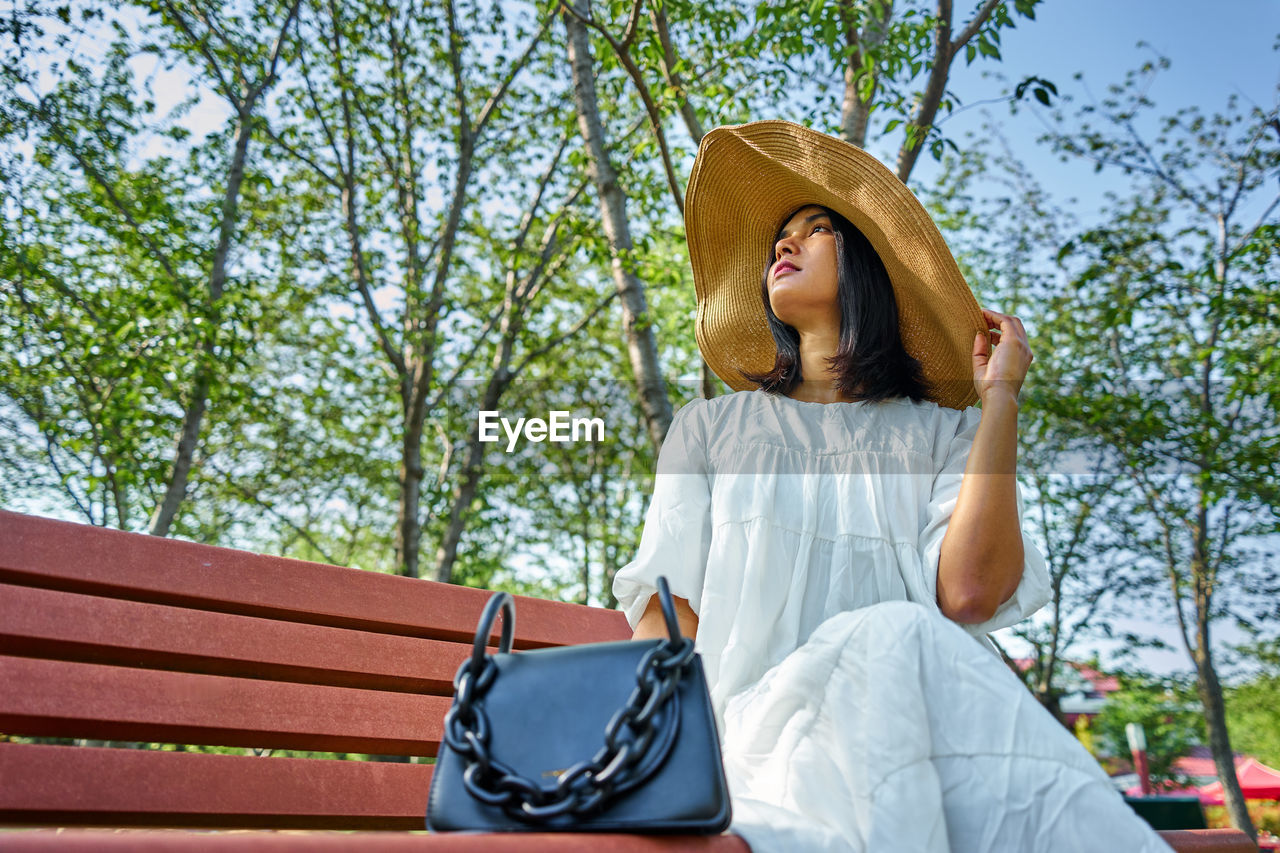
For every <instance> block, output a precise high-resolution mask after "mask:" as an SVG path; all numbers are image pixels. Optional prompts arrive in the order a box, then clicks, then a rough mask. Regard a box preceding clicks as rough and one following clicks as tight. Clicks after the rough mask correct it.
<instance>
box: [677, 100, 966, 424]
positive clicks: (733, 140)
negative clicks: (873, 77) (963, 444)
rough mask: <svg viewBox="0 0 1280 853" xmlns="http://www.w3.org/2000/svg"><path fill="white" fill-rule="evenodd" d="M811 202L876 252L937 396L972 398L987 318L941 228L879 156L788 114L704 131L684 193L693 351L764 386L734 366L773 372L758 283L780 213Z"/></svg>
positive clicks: (950, 400) (729, 375) (741, 387)
mask: <svg viewBox="0 0 1280 853" xmlns="http://www.w3.org/2000/svg"><path fill="white" fill-rule="evenodd" d="M806 204H817V205H821V206H823V207H827V208H830V209H831V210H834V211H836V212H837V213H839V214H840V215H842V216H844V217H845V218H846V219H848V220H849V221H850V222H851V223H853V224H854V225H855V226H856V227H857V228H858V230H859V231H861V232H862V233H863V234H864V235H865V236H866V238H867V240H869V241H870V243H871V245H872V246H873V247H874V248H875V250H876V252H877V253H878V254H879V255H880V259H881V260H882V261H883V262H884V267H885V270H886V271H887V272H888V273H889V280H890V281H891V282H892V283H893V291H894V296H895V298H896V300H897V303H898V327H899V332H900V334H901V336H902V342H903V345H904V346H905V347H906V350H907V352H908V353H910V354H911V355H912V356H914V357H915V358H916V359H918V360H919V361H920V363H921V364H922V365H923V367H924V377H925V379H926V380H927V381H928V382H929V384H930V386H931V387H932V388H933V389H934V394H933V396H932V399H933V400H934V402H936V403H938V405H941V406H949V407H951V408H955V409H963V408H966V407H968V406H971V405H974V404H975V403H977V401H978V395H977V392H976V391H975V390H974V387H973V339H974V335H976V334H977V333H979V332H982V333H984V334H985V333H986V332H987V324H986V322H985V320H984V318H983V316H982V309H981V308H979V306H978V302H977V300H976V299H975V298H974V295H973V291H972V290H970V289H969V285H968V284H967V283H965V280H964V276H963V275H961V274H960V268H959V266H957V264H956V260H955V258H954V257H953V256H952V254H951V250H950V249H948V248H947V244H946V241H944V240H943V239H942V234H941V232H939V231H938V226H937V225H935V224H934V222H933V219H932V218H931V217H930V216H929V214H928V212H927V211H926V210H925V209H924V206H923V205H922V204H921V203H920V202H919V200H918V199H917V198H916V197H915V196H914V195H913V194H912V192H911V191H910V190H909V189H907V187H906V185H905V184H903V183H902V181H900V180H898V178H897V176H896V175H894V174H893V172H891V171H889V169H888V168H887V167H886V166H885V165H884V164H883V163H881V162H880V161H879V160H877V159H876V158H875V157H873V156H871V155H870V154H868V153H867V152H866V151H863V150H862V149H861V148H858V147H857V146H855V145H852V144H850V143H848V142H845V141H843V140H841V139H836V138H835V137H831V136H827V135H826V134H823V133H819V132H818V131H816V130H813V129H811V128H808V127H804V126H803V125H799V124H796V123H794V122H790V121H783V120H781V119H770V120H767V121H755V122H750V123H748V124H738V125H726V126H723V127H717V128H715V129H714V130H712V131H711V132H709V133H707V134H706V135H705V136H704V137H703V138H702V143H701V145H699V146H698V155H697V157H696V158H695V160H694V163H693V171H692V173H691V174H690V176H689V184H688V186H687V188H686V189H685V202H684V223H685V236H686V239H687V240H688V243H689V262H690V264H691V265H692V267H693V284H694V288H695V290H696V292H697V297H698V318H697V326H696V335H697V339H698V348H699V349H700V350H702V356H703V358H705V359H706V361H707V364H708V365H709V366H710V367H711V369H712V370H713V371H715V373H716V375H717V376H719V377H720V378H721V379H723V380H724V381H725V382H726V383H727V384H728V385H729V387H731V388H733V389H734V390H735V391H745V390H750V389H752V388H755V387H757V386H756V384H755V383H752V382H750V381H748V380H746V379H744V378H743V377H742V376H741V375H740V374H739V373H738V371H739V370H745V371H748V372H752V373H767V372H768V371H770V370H772V369H773V366H774V361H775V359H776V358H777V350H776V347H775V346H774V342H773V336H772V335H771V334H770V332H769V326H768V321H767V319H766V316H765V308H764V304H763V302H762V300H761V294H760V281H761V277H762V276H763V274H764V268H765V264H766V263H767V261H768V259H769V252H770V250H771V249H772V248H773V245H774V238H775V237H776V236H777V233H778V229H779V228H781V227H782V225H783V224H784V220H785V217H787V216H788V215H789V214H791V213H793V212H794V211H795V210H797V209H798V208H800V207H802V206H803V205H806Z"/></svg>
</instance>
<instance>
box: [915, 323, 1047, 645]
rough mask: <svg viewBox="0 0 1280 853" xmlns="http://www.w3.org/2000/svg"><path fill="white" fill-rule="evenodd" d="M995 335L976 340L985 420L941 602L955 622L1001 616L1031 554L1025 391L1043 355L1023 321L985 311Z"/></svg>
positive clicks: (942, 567)
mask: <svg viewBox="0 0 1280 853" xmlns="http://www.w3.org/2000/svg"><path fill="white" fill-rule="evenodd" d="M982 315H983V318H984V319H985V320H986V321H987V327H988V330H991V329H998V331H994V332H991V339H992V343H990V344H988V342H987V335H985V334H978V335H977V336H976V337H975V338H974V342H973V380H974V388H975V389H976V390H977V392H978V397H979V399H981V400H982V419H981V420H980V421H979V422H978V431H977V433H976V434H975V435H974V438H973V445H972V447H970V449H969V459H968V460H967V461H966V462H965V468H964V477H963V478H962V479H961V481H960V493H959V495H957V496H956V507H955V510H954V511H953V512H952V514H951V520H950V521H949V522H948V523H947V532H946V534H945V535H944V536H943V538H942V547H941V551H940V554H939V557H938V607H939V608H940V609H941V610H942V612H943V614H944V615H945V616H947V617H948V618H949V619H951V620H953V621H955V622H964V623H968V624H977V623H979V622H985V621H987V620H988V619H990V618H991V617H992V616H994V615H995V613H996V611H997V610H998V609H999V608H1000V605H1001V604H1003V603H1004V602H1005V601H1007V600H1008V599H1009V597H1010V596H1012V595H1013V594H1014V592H1015V591H1016V590H1017V589H1018V582H1019V581H1021V580H1022V568H1023V563H1024V560H1025V558H1026V555H1025V553H1024V551H1023V548H1022V524H1021V519H1019V518H1018V497H1017V486H1018V482H1017V465H1018V391H1019V390H1020V389H1021V388H1022V382H1023V380H1024V379H1025V378H1026V375H1027V369H1028V368H1029V367H1030V366H1031V362H1032V361H1033V360H1034V359H1035V356H1033V355H1032V354H1031V347H1030V346H1029V345H1028V344H1027V332H1026V329H1024V328H1023V326H1022V321H1021V320H1019V319H1018V318H1017V317H1014V316H1013V315H1011V314H1001V313H999V312H998V311H990V310H987V309H985V308H984V309H982Z"/></svg>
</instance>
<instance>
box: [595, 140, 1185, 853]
mask: <svg viewBox="0 0 1280 853" xmlns="http://www.w3.org/2000/svg"><path fill="white" fill-rule="evenodd" d="M685 225H686V234H687V239H688V242H689V255H690V262H691V264H692V267H693V273H694V284H695V287H696V289H697V293H698V322H697V337H698V343H699V347H700V349H701V350H702V353H703V356H704V358H705V359H706V361H707V363H708V364H709V365H710V366H711V367H712V369H713V370H715V371H716V373H717V374H718V375H719V376H720V377H721V378H722V379H724V380H725V381H726V382H727V383H728V384H729V385H730V386H731V387H733V388H734V389H735V391H736V393H733V394H729V395H725V396H723V397H718V398H715V399H712V400H694V401H692V402H690V403H689V404H687V405H685V406H684V407H683V408H681V409H680V410H679V411H678V412H677V413H676V416H675V418H674V419H673V421H672V424H671V429H670V431H669V433H668V436H667V439H666V441H665V443H664V445H663V448H662V451H661V453H660V455H659V461H658V476H657V478H656V480H655V486H654V494H653V499H652V501H651V503H650V506H649V510H648V513H647V515H646V519H645V527H644V533H643V535H642V537H641V543H640V548H639V550H638V552H637V554H636V558H635V560H633V561H632V562H631V563H629V564H628V565H627V566H625V567H624V568H622V569H621V570H619V572H618V574H617V577H616V580H615V583H614V593H615V595H616V596H617V598H618V600H619V603H620V606H621V607H622V608H623V609H624V610H625V611H626V614H627V618H628V621H629V622H630V624H631V625H632V626H633V628H634V629H635V637H636V638H645V637H654V636H663V635H665V629H664V628H663V627H662V618H661V614H660V611H659V609H658V606H657V602H656V600H655V599H654V597H653V593H654V590H655V582H656V578H657V577H658V576H659V575H665V576H666V577H667V578H668V580H669V582H670V585H671V590H672V593H673V595H674V596H676V597H677V609H678V614H679V617H680V621H681V627H682V628H683V630H684V631H685V632H686V633H687V634H688V635H690V636H694V637H695V638H696V641H697V645H698V650H699V652H700V653H701V655H702V659H703V665H704V668H705V670H706V673H707V679H708V683H709V686H710V689H711V695H712V702H713V705H714V707H715V711H716V715H717V721H718V723H719V725H720V732H721V738H722V741H723V747H724V759H725V770H726V773H727V776H728V779H729V787H730V794H731V797H732V801H733V808H734V820H733V826H732V830H733V831H735V832H737V833H738V834H740V835H742V836H744V837H745V838H746V840H747V841H748V842H749V843H750V845H751V847H752V849H753V851H755V853H770V851H839V853H850V851H931V853H932V851H946V850H954V851H957V853H971V852H972V853H978V852H979V851H1017V853H1023V851H1046V852H1047V851H1054V852H1055V853H1060V851H1086V850H1096V849H1102V848H1103V847H1104V846H1105V847H1106V848H1107V849H1124V850H1133V851H1157V850H1159V851H1166V850H1168V849H1169V848H1168V847H1167V845H1165V844H1164V843H1163V842H1162V841H1161V840H1160V839H1159V837H1158V836H1157V835H1156V834H1155V833H1154V832H1153V831H1152V830H1151V829H1150V828H1149V827H1148V826H1147V825H1146V824H1145V823H1144V822H1143V821H1141V820H1140V819H1139V818H1137V817H1136V816H1135V815H1134V814H1133V812H1132V811H1131V810H1130V809H1129V808H1128V806H1126V805H1125V804H1124V801H1123V800H1122V799H1121V798H1120V796H1119V794H1117V793H1116V792H1115V791H1114V790H1113V789H1112V788H1111V786H1110V784H1109V782H1108V780H1107V778H1106V776H1105V775H1104V774H1103V773H1102V771H1101V769H1100V768H1099V767H1098V765H1097V763H1096V762H1095V761H1094V760H1093V758H1092V757H1091V756H1089V754H1088V753H1087V752H1085V750H1084V749H1083V748H1082V747H1081V746H1080V745H1079V744H1078V743H1077V742H1076V741H1075V739H1074V738H1073V737H1072V736H1071V735H1070V734H1069V733H1068V732H1067V731H1066V730H1065V729H1064V728H1063V727H1062V726H1061V725H1059V724H1058V723H1057V722H1056V721H1055V720H1054V719H1053V718H1052V717H1051V716H1050V715H1049V714H1048V713H1047V712H1045V711H1044V710H1043V709H1042V708H1040V707H1039V705H1038V704H1037V703H1036V702H1035V701H1034V699H1033V698H1032V696H1031V695H1030V693H1029V692H1028V691H1027V690H1026V689H1025V688H1024V687H1023V686H1022V685H1021V684H1020V683H1019V682H1018V680H1017V679H1016V678H1015V677H1014V676H1013V674H1012V673H1010V672H1009V671H1008V669H1007V668H1006V667H1005V666H1004V664H1003V663H1002V662H1001V661H1000V659H999V658H998V657H997V656H996V654H995V653H994V649H993V647H992V646H991V645H990V643H989V641H987V640H986V636H985V635H986V633H987V632H989V631H992V630H995V629H997V628H1001V627H1006V626H1008V625H1012V624H1014V623H1016V622H1018V621H1019V620H1021V619H1023V618H1025V617H1026V616H1029V615H1030V614H1031V613H1033V612H1034V611H1035V610H1037V609H1038V608H1039V607H1040V606H1042V605H1043V604H1044V603H1045V601H1047V599H1048V591H1049V586H1048V576H1047V572H1046V570H1045V564H1044V559H1043V557H1042V556H1041V555H1040V554H1039V552H1038V551H1037V550H1036V548H1035V546H1034V545H1033V544H1032V542H1031V541H1030V540H1029V539H1028V538H1026V537H1025V536H1024V535H1023V533H1022V530H1021V527H1020V522H1019V519H1020V517H1021V514H1022V501H1021V494H1020V492H1019V490H1018V486H1017V482H1016V476H1015V463H1016V445H1017V433H1016V430H1017V410H1018V402H1017V395H1018V390H1019V389H1020V387H1021V385H1022V381H1023V379H1024V377H1025V376H1026V372H1027V368H1028V367H1029V365H1030V363H1031V360H1032V355H1031V352H1030V349H1029V347H1028V346H1027V340H1026V333H1025V331H1024V330H1023V328H1022V324H1021V322H1020V321H1019V320H1018V319H1017V318H1016V317H1012V316H1009V315H1005V314H1000V313H997V312H994V311H984V310H982V309H980V308H979V307H978V305H977V303H976V302H975V301H974V298H973V294H972V292H971V291H970V290H969V288H968V285H967V284H966V283H965V282H964V279H963V277H962V276H961V274H960V272H959V269H958V267H957V266H956V263H955V260H954V258H952V256H951V254H950V252H949V250H948V249H947V247H946V244H945V242H944V241H943V239H942V236H941V234H940V233H939V232H938V230H937V227H936V226H935V225H934V224H933V222H932V220H931V219H930V218H929V216H928V214H927V213H926V212H925V211H924V209H923V207H921V205H920V204H919V202H918V201H917V200H916V199H915V197H914V196H913V195H911V193H910V192H909V191H908V190H907V189H906V187H904V186H903V185H902V184H901V182H899V181H898V180H897V179H896V178H895V177H894V176H893V175H892V173H890V172H889V171H888V170H887V169H886V168H885V167H884V166H883V165H881V164H880V163H879V162H878V161H876V160H875V159H874V158H872V157H870V156H869V155H867V154H866V153H865V152H863V151H861V150H860V149H858V148H856V147H854V146H852V145H849V144H847V143H844V142H842V141H840V140H836V139H833V138H831V137H828V136H825V135H823V134H819V133H816V132H815V131H812V130H810V129H808V128H805V127H802V126H800V125H796V124H793V123H791V122H786V121H763V122H754V123H751V124H746V125H738V126H731V127H721V128H717V129H716V130H713V131H712V132H711V133H709V134H707V136H706V137H704V139H703V141H702V144H701V146H700V148H699V151H698V157H697V159H696V161H695V163H694V167H693V172H692V174H691V176H690V180H689V186H688V190H687V193H686V202H685ZM766 258H767V264H766V266H765V271H764V276H763V278H762V279H761V278H760V263H761V261H762V260H765V259H766ZM992 328H997V329H998V331H997V332H995V333H994V334H992V335H991V336H990V337H991V341H990V343H989V342H988V331H989V329H992ZM979 401H981V407H980V408H979V407H977V406H974V405H973V404H974V403H976V402H979Z"/></svg>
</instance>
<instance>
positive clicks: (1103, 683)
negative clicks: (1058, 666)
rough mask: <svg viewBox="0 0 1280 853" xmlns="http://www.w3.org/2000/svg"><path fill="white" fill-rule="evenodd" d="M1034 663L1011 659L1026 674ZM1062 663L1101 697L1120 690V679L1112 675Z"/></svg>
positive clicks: (1021, 659) (1065, 661) (1085, 666)
mask: <svg viewBox="0 0 1280 853" xmlns="http://www.w3.org/2000/svg"><path fill="white" fill-rule="evenodd" d="M1035 662H1036V661H1035V658H1014V659H1013V664H1014V666H1016V667H1017V668H1018V669H1019V671H1021V672H1026V671H1027V670H1029V669H1031V667H1032V666H1033V665H1034V664H1035ZM1062 663H1064V664H1066V665H1067V666H1069V667H1071V668H1072V669H1074V670H1075V671H1076V673H1077V674H1078V675H1079V676H1080V677H1081V678H1083V679H1084V680H1085V681H1087V682H1089V685H1090V686H1091V687H1092V688H1093V692H1094V693H1101V694H1102V695H1103V696H1106V695H1107V694H1108V693H1115V692H1116V691H1117V690H1119V689H1120V679H1118V678H1116V677H1115V676H1114V675H1104V674H1103V673H1101V672H1098V670H1096V669H1094V668H1093V667H1091V666H1089V665H1087V664H1083V663H1076V662H1075V661H1069V660H1064V661H1062Z"/></svg>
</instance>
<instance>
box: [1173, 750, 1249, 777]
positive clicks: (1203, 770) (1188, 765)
mask: <svg viewBox="0 0 1280 853" xmlns="http://www.w3.org/2000/svg"><path fill="white" fill-rule="evenodd" d="M1252 758H1253V756H1251V755H1242V754H1241V753H1238V752H1237V753H1236V773H1237V774H1238V773H1239V772H1240V765H1241V764H1243V763H1244V762H1246V761H1249V760H1250V759H1252ZM1173 769H1174V770H1175V771H1176V772H1178V773H1181V774H1182V775H1183V776H1193V777H1194V776H1208V777H1211V778H1217V776H1218V768H1217V767H1216V766H1215V765H1214V763H1213V751H1212V750H1210V749H1209V747H1207V746H1193V747H1191V751H1190V752H1189V753H1187V754H1186V755H1184V756H1182V757H1181V758H1178V759H1175V760H1174V762H1173Z"/></svg>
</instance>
